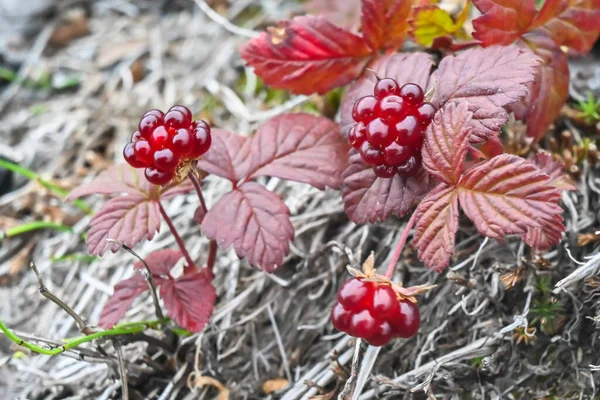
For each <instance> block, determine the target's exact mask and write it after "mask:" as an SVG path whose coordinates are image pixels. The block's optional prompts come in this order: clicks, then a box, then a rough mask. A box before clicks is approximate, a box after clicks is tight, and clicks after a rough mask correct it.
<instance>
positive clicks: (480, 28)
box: [473, 0, 537, 46]
mask: <svg viewBox="0 0 600 400" xmlns="http://www.w3.org/2000/svg"><path fill="white" fill-rule="evenodd" d="M473 5H475V7H477V8H478V9H479V11H481V14H482V15H481V16H480V17H478V18H475V19H474V20H473V28H474V29H475V32H473V37H474V38H475V39H478V40H480V41H481V42H482V44H483V45H484V46H491V45H493V44H501V45H505V46H506V45H508V44H511V43H512V42H513V41H515V40H516V39H517V38H518V37H519V36H521V35H522V34H523V33H525V32H527V30H528V29H529V26H530V25H531V23H532V22H533V19H534V18H535V14H536V12H537V10H536V9H535V3H534V1H533V0H473Z"/></svg>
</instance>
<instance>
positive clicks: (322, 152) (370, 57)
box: [2, 0, 600, 345]
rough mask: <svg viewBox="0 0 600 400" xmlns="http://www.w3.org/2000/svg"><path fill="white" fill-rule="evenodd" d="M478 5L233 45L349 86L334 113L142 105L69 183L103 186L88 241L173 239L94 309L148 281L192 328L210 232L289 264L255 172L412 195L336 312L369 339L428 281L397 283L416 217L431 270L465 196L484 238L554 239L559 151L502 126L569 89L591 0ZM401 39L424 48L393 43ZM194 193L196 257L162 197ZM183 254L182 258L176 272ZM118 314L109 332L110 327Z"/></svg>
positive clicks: (126, 298) (362, 218)
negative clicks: (247, 129)
mask: <svg viewBox="0 0 600 400" xmlns="http://www.w3.org/2000/svg"><path fill="white" fill-rule="evenodd" d="M472 3H473V5H474V6H475V7H476V8H478V9H479V11H480V12H481V16H479V17H478V18H476V19H475V20H474V21H473V26H474V28H475V31H474V33H473V40H470V39H469V38H468V36H467V34H466V32H465V30H464V29H463V28H462V23H463V22H464V21H465V20H466V18H467V16H468V13H469V9H468V7H469V5H467V6H466V7H465V9H463V10H462V11H461V12H460V13H459V14H458V15H456V18H454V19H453V18H452V17H451V16H450V15H449V14H448V13H447V12H446V11H443V10H442V9H440V8H439V7H438V6H437V5H436V4H435V2H433V1H430V0H417V1H411V0H383V1H380V0H362V1H361V25H362V28H361V34H355V33H353V32H351V31H349V30H346V29H343V28H340V27H337V26H336V25H334V24H333V23H331V22H329V20H327V19H326V18H324V17H315V16H310V15H309V16H300V17H296V18H294V19H293V20H289V21H283V22H281V23H280V24H279V25H278V26H276V27H272V28H269V29H268V31H267V32H265V33H263V34H261V35H259V36H258V37H256V38H254V39H251V40H250V41H249V42H247V43H246V44H244V45H243V46H242V48H241V55H242V58H243V59H244V60H245V61H246V62H247V64H248V65H249V66H251V67H253V68H254V70H255V71H256V73H257V74H258V75H259V76H260V77H261V78H262V79H263V80H264V81H265V82H266V83H267V84H268V85H271V86H273V87H276V88H282V89H287V90H289V91H291V92H294V93H301V94H310V93H317V94H324V93H326V92H328V91H330V90H331V89H334V88H337V87H343V86H346V85H348V87H347V90H346V92H345V94H344V96H343V99H342V104H341V109H340V118H339V124H338V123H336V122H332V121H330V120H328V119H327V118H324V117H319V116H313V115H308V114H303V113H297V114H284V115H280V116H278V117H275V118H274V119H272V120H270V121H268V122H266V123H265V124H263V125H262V126H260V127H259V129H258V131H257V132H256V133H255V134H254V135H253V136H251V137H248V136H242V135H238V134H235V133H231V132H227V131H224V130H220V129H211V128H210V127H209V126H208V124H206V123H205V122H204V121H194V120H193V116H192V113H191V112H190V111H189V110H188V109H187V108H186V107H183V106H174V107H172V108H171V109H169V110H168V111H167V113H166V114H163V113H162V112H161V111H158V110H150V111H148V112H147V113H146V114H144V115H143V116H142V118H141V120H140V123H139V125H138V130H137V131H135V132H134V133H133V134H132V136H131V140H130V142H129V143H128V144H127V145H126V146H125V148H124V150H123V156H124V158H125V160H126V161H127V163H128V164H129V165H126V164H122V165H117V166H115V167H113V168H111V169H109V170H108V171H105V172H104V173H102V174H101V175H100V176H98V177H97V178H96V179H94V180H93V181H92V182H90V183H86V184H84V185H82V186H81V187H79V188H77V189H76V190H74V191H73V192H72V193H71V194H70V196H69V198H70V199H72V200H74V199H78V198H79V197H82V196H88V195H92V194H101V195H106V196H110V199H109V200H108V201H106V202H105V203H104V205H103V206H102V207H101V208H100V210H98V212H97V213H96V214H95V215H94V216H93V218H92V219H91V221H90V229H89V231H88V234H87V237H86V240H87V245H88V249H89V252H90V253H91V254H93V255H102V254H104V253H105V252H106V251H108V250H111V251H117V250H118V249H119V248H121V247H124V248H126V249H129V248H131V247H133V246H135V245H136V244H137V243H139V242H140V241H142V240H144V239H147V240H150V239H152V237H153V236H154V235H155V234H156V232H158V230H159V228H160V224H161V219H162V220H164V221H165V222H166V224H167V226H168V227H169V229H170V230H171V232H172V234H173V235H174V237H175V240H176V242H177V244H178V247H179V248H178V249H177V250H175V249H159V250H156V251H154V252H152V253H150V254H149V255H148V256H147V257H146V258H147V261H145V262H142V261H140V262H139V263H136V264H135V265H134V269H135V270H139V271H141V272H142V273H145V274H146V276H145V277H142V275H139V274H136V275H134V276H133V277H132V278H129V279H126V280H124V281H122V282H120V283H119V284H117V285H116V286H115V293H114V295H113V296H112V297H111V298H110V300H109V301H108V303H107V304H106V306H105V308H104V310H103V312H102V316H101V319H100V325H102V326H103V327H112V326H114V325H115V324H116V323H117V322H118V321H119V320H120V319H121V318H122V317H123V316H124V314H125V312H126V311H127V309H128V308H129V307H130V305H131V304H132V302H133V300H134V299H135V298H136V297H137V296H139V295H141V294H142V293H144V292H145V291H147V290H148V289H149V286H148V284H147V281H151V282H154V285H155V286H156V287H158V288H159V289H160V296H161V297H162V299H163V301H164V304H165V307H166V308H167V311H168V313H169V316H170V317H171V319H173V320H174V321H175V322H176V323H177V324H178V325H179V326H181V327H183V328H185V329H188V330H191V331H194V332H199V331H201V330H202V329H203V328H204V326H205V325H206V323H207V321H208V320H209V318H210V315H211V314H212V310H213V305H214V302H215V298H216V293H215V290H214V288H213V286H212V283H211V281H212V279H213V278H214V272H213V267H214V265H215V260H216V257H217V251H218V248H227V247H230V246H231V247H233V249H234V251H235V252H236V254H237V255H238V256H239V257H241V258H246V259H247V260H248V262H249V263H251V264H252V265H255V266H257V267H258V268H261V269H263V270H265V271H266V272H273V271H274V270H275V268H277V267H278V266H280V265H281V264H283V262H284V260H285V257H286V256H287V255H288V253H289V249H290V241H291V240H292V239H293V238H294V228H293V225H292V223H291V221H290V211H289V209H288V208H287V207H286V205H285V203H283V201H282V200H281V198H280V197H279V196H278V195H277V194H276V193H273V192H271V191H269V190H267V189H266V188H265V187H264V186H262V185H261V184H260V183H259V182H257V180H256V179H257V178H259V177H264V176H272V177H277V178H281V179H285V180H291V181H296V182H301V183H306V184H309V185H312V186H314V187H316V188H318V189H325V188H327V187H329V188H334V189H338V188H341V193H342V197H343V202H344V206H345V211H346V214H347V215H348V217H349V218H350V219H351V220H352V221H353V222H355V223H358V224H362V223H367V222H368V223H373V222H376V221H385V220H387V219H388V218H390V217H391V216H398V217H403V216H405V215H407V214H409V213H410V212H411V210H413V207H415V206H416V209H415V210H414V212H413V213H412V216H411V217H410V219H409V221H408V224H407V226H406V227H405V230H404V232H403V233H402V234H401V237H400V239H399V241H398V244H397V245H396V248H395V249H394V251H393V254H392V257H391V261H390V264H389V266H388V268H387V270H386V273H385V275H378V274H376V273H375V269H374V266H373V259H370V260H367V262H366V263H365V266H364V268H365V269H364V271H363V272H359V271H355V270H352V269H350V272H351V273H352V274H353V275H354V278H352V279H351V280H350V281H348V282H347V283H346V284H345V285H344V286H343V287H342V289H341V290H340V293H339V296H338V303H337V304H336V305H335V306H334V308H333V310H332V319H333V322H334V325H335V326H336V327H337V328H338V329H340V330H343V331H345V332H348V333H349V334H351V335H354V336H357V337H361V338H364V339H365V340H366V341H368V342H369V343H371V344H373V345H383V344H385V343H387V342H389V341H390V340H391V339H392V338H393V337H410V336H412V335H414V334H415V332H416V331H417V329H418V326H419V318H418V315H419V312H418V308H417V306H416V305H415V303H416V300H415V298H414V296H415V295H418V294H420V293H422V292H423V291H426V290H428V289H430V288H429V287H413V288H403V287H402V286H401V285H398V284H395V283H393V282H392V281H391V278H392V275H393V271H394V268H395V266H396V264H397V261H398V259H399V257H400V254H401V251H402V248H403V246H404V244H405V242H406V241H407V239H408V237H409V235H410V232H411V230H412V229H413V228H414V235H413V245H414V247H415V248H416V249H417V251H418V256H419V258H420V259H421V260H422V261H423V262H424V264H425V266H426V267H428V268H435V269H436V270H437V271H441V270H443V269H444V268H445V267H447V266H448V265H449V263H450V261H451V257H452V255H453V253H454V240H455V234H456V231H457V229H458V221H459V213H460V210H461V209H462V211H463V212H464V214H466V216H467V217H468V218H469V219H470V220H471V221H472V223H473V224H474V226H475V227H476V228H477V230H478V231H479V232H480V233H481V234H482V235H485V236H487V237H489V238H493V239H498V240H501V239H503V238H504V237H505V236H506V235H519V236H520V237H521V238H522V240H523V241H524V242H525V243H527V244H528V245H530V246H531V247H533V248H535V249H537V250H546V249H548V248H550V247H551V246H553V245H555V244H557V243H558V242H559V241H560V239H561V237H562V234H563V232H564V230H565V227H564V225H563V223H562V216H561V212H562V209H561V207H560V206H559V204H558V203H559V200H560V195H561V191H562V190H572V189H573V187H572V186H571V185H570V184H569V183H568V181H567V180H565V179H564V174H563V172H562V166H561V165H560V164H558V163H557V162H555V161H553V160H552V159H551V157H550V156H548V155H546V154H543V153H540V154H537V155H535V156H534V157H533V158H532V159H530V160H526V159H523V158H520V157H517V156H514V155H510V154H503V149H502V143H501V141H500V140H499V139H498V135H499V133H500V130H501V128H502V126H503V125H504V124H505V123H506V122H507V121H508V119H509V113H511V112H512V113H514V115H515V117H517V118H519V119H523V120H525V121H526V122H527V133H528V135H529V136H530V138H531V139H532V141H537V140H540V139H541V138H542V137H543V136H544V135H545V133H546V131H547V129H548V126H549V125H550V123H551V122H552V121H554V119H555V118H556V116H557V115H558V111H559V110H560V108H561V106H562V104H563V103H564V101H565V100H566V98H567V89H568V64H567V54H566V53H565V50H566V49H568V50H569V52H571V53H579V54H582V53H586V52H588V51H589V50H590V49H591V46H592V44H593V43H594V41H595V40H596V38H597V37H598V34H599V33H600V26H598V24H597V21H598V20H600V4H599V3H598V0H570V1H564V0H546V1H545V2H544V3H543V5H542V6H541V8H540V9H539V10H538V9H537V8H536V7H535V3H534V0H525V1H520V0H502V1H499V0H473V2H472ZM468 4H470V3H468ZM407 38H411V39H412V40H413V41H415V42H416V43H417V44H420V45H422V46H425V47H428V48H430V49H431V50H435V51H436V52H432V51H427V52H426V51H413V52H407V53H400V52H399V50H400V49H401V48H402V46H403V43H404V42H405V41H406V39H407ZM438 55H441V56H442V57H438ZM209 174H211V175H215V176H218V177H220V178H223V179H226V180H228V181H230V182H231V186H232V189H231V191H230V192H228V193H226V194H224V195H223V196H222V197H221V198H220V199H219V200H218V201H217V202H216V204H214V205H212V207H210V208H209V207H208V206H207V204H206V202H205V201H204V198H203V195H202V179H203V178H204V177H205V176H207V175H209ZM192 191H195V192H196V194H197V196H198V198H199V203H200V205H199V207H198V209H197V210H196V212H195V214H194V216H190V220H193V221H194V222H195V223H198V224H200V228H201V232H202V234H203V235H205V236H206V237H207V238H208V239H209V240H210V244H209V246H208V249H207V251H206V257H205V259H204V260H203V261H202V262H199V261H198V260H195V259H193V258H192V257H191V256H190V254H189V253H188V251H187V250H186V248H185V245H184V242H183V240H182V238H181V237H180V236H179V234H178V233H177V230H176V229H175V226H174V225H173V223H172V222H171V220H170V218H169V216H168V214H167V212H166V210H165V208H164V207H163V202H164V201H167V200H169V199H171V198H173V197H175V196H179V195H184V194H188V193H190V192H192ZM182 259H183V260H184V261H183V264H184V266H183V272H182V273H179V274H175V273H174V267H175V266H176V265H178V264H179V262H180V260H182ZM152 289H154V288H152ZM153 293H154V292H153ZM157 311H158V312H157V315H160V314H161V313H160V310H157ZM159 320H160V321H159V324H163V323H164V321H163V320H162V319H160V318H159ZM143 326H144V325H139V326H138V325H136V326H135V330H136V331H138V330H141V329H143ZM2 327H3V326H2ZM3 328H4V327H3ZM115 329H116V330H114V331H104V332H108V333H106V335H109V334H111V335H112V334H117V332H120V331H121V329H122V328H121V327H119V328H118V329H117V328H115ZM89 337H91V336H89ZM86 340H87V339H86ZM90 340H91V339H90Z"/></svg>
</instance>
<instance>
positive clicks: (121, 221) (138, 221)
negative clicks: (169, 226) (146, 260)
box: [86, 194, 160, 255]
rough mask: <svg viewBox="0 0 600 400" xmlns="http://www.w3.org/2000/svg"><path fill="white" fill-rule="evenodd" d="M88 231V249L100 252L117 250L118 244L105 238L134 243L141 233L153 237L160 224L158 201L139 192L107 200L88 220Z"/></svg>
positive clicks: (94, 252)
mask: <svg viewBox="0 0 600 400" xmlns="http://www.w3.org/2000/svg"><path fill="white" fill-rule="evenodd" d="M90 226H91V228H90V230H89V231H88V233H87V238H86V241H87V245H88V251H89V253H90V254H93V255H102V254H104V252H106V250H108V249H110V250H112V251H113V252H116V251H117V250H118V249H119V245H118V244H116V243H110V242H108V241H106V239H115V240H118V241H119V242H121V243H123V244H125V245H127V246H129V247H134V246H135V245H136V244H137V243H138V242H140V241H141V240H142V239H143V238H144V237H145V238H146V239H148V240H150V239H152V238H153V237H154V234H155V233H156V232H158V229H159V227H160V211H159V207H158V202H157V201H155V200H149V199H148V198H147V197H144V196H142V195H139V194H138V195H126V196H119V197H114V198H112V199H110V200H108V201H107V202H106V203H104V205H102V207H101V208H100V210H98V212H97V213H96V215H94V217H93V218H92V219H91V221H90Z"/></svg>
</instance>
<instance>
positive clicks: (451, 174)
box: [422, 101, 473, 185]
mask: <svg viewBox="0 0 600 400" xmlns="http://www.w3.org/2000/svg"><path fill="white" fill-rule="evenodd" d="M472 116H473V114H472V113H471V112H470V111H469V109H468V105H467V102H466V101H461V102H460V103H458V104H457V103H455V102H450V103H446V105H445V106H444V107H443V108H442V109H441V110H439V111H438V112H437V113H436V114H435V117H434V119H433V121H432V123H431V124H430V125H429V127H428V128H427V131H426V132H425V140H424V143H423V150H422V154H423V166H424V167H425V169H427V171H428V172H429V173H430V174H431V175H433V176H435V177H436V178H438V179H440V180H441V181H442V182H446V183H448V184H450V185H453V184H455V183H456V182H458V179H459V178H460V174H461V173H462V171H463V164H464V163H465V156H466V155H467V148H468V146H469V136H470V134H471V126H470V123H471V118H472Z"/></svg>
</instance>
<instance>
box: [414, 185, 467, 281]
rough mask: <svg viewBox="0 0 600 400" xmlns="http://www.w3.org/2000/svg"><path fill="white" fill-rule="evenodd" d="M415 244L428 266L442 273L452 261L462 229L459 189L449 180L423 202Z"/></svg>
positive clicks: (417, 219)
mask: <svg viewBox="0 0 600 400" xmlns="http://www.w3.org/2000/svg"><path fill="white" fill-rule="evenodd" d="M415 213H416V221H417V222H416V225H415V236H414V239H413V245H414V246H415V249H417V250H418V252H419V253H418V256H419V259H420V260H421V261H423V262H424V263H425V266H426V267H427V268H435V270H436V271H437V272H440V271H441V270H443V269H444V268H446V267H447V266H448V264H449V263H450V256H452V254H454V242H455V238H456V231H457V230H458V196H457V193H456V188H454V187H450V186H447V185H446V184H445V183H442V184H440V185H438V186H437V187H436V188H435V189H433V190H432V191H431V192H430V193H429V194H428V195H427V196H425V198H424V199H423V201H421V202H420V203H419V205H418V206H417V209H416V210H415Z"/></svg>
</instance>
